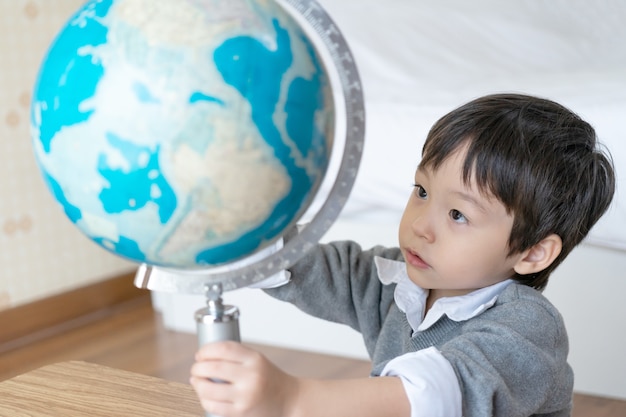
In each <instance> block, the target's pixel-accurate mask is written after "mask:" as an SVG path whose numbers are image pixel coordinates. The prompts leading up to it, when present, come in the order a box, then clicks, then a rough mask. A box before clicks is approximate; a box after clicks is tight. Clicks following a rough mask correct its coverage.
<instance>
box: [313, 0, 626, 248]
mask: <svg viewBox="0 0 626 417" xmlns="http://www.w3.org/2000/svg"><path fill="white" fill-rule="evenodd" d="M320 3H321V4H322V5H323V6H324V7H325V8H326V10H327V11H328V13H329V14H330V15H331V16H332V17H333V19H334V20H335V22H336V23H337V24H338V26H339V28H340V29H341V31H342V32H343V34H344V36H345V37H346V38H347V40H348V42H349V44H350V47H351V49H352V52H353V54H354V55H355V58H356V61H357V64H358V66H359V70H360V74H361V78H362V81H363V87H364V92H365V98H366V111H367V118H366V144H365V150H364V155H363V159H362V164H361V168H360V171H359V174H358V177H357V181H356V184H355V187H354V189H353V191H352V194H351V196H350V199H349V200H348V202H347V204H346V207H345V209H344V210H343V212H342V214H341V215H340V218H339V221H342V220H346V221H356V222H367V223H387V224H394V225H396V224H397V222H398V220H399V218H400V215H401V213H402V210H403V208H404V204H405V202H406V199H407V197H408V195H409V193H410V190H411V184H412V180H413V173H414V170H415V168H416V166H417V164H418V162H419V159H420V153H421V147H422V144H423V141H424V139H425V137H426V134H427V132H428V130H429V129H430V126H431V125H432V124H433V123H434V122H435V121H436V120H437V119H438V118H439V117H441V116H443V115H444V114H445V113H447V112H448V111H450V110H452V109H453V108H455V107H457V106H459V105H461V104H463V103H465V102H466V101H468V100H470V99H472V98H475V97H477V96H480V95H483V94H487V93H494V92H504V91H507V92H520V93H528V94H535V95H539V96H543V97H547V98H550V99H553V100H556V101H558V102H560V103H562V104H564V105H565V106H567V107H569V108H571V109H572V110H574V111H575V112H576V113H578V114H579V115H581V116H582V117H583V118H584V119H586V120H587V121H589V122H590V123H591V124H592V125H593V126H594V127H595V128H596V131H597V133H598V135H599V137H600V140H601V141H603V143H605V144H606V146H607V147H608V148H609V150H610V152H611V153H612V155H613V158H614V162H615V165H616V167H617V175H618V191H617V195H616V198H615V201H614V204H613V205H612V207H611V209H610V211H609V213H607V214H606V215H605V216H604V217H603V218H602V219H601V221H600V222H599V223H598V224H597V226H596V227H595V228H594V229H593V230H592V232H591V233H590V236H589V238H588V242H589V243H592V244H597V245H601V246H606V247H611V248H617V249H623V250H626V190H625V189H624V187H625V185H624V183H623V182H622V181H620V176H621V175H620V174H621V173H622V172H626V137H625V136H626V128H625V127H624V126H623V119H624V116H626V47H625V45H626V24H625V23H624V22H626V2H622V1H618V0H615V1H608V0H598V1H594V2H589V1H588V0H550V1H545V0H517V1H515V2H505V1H501V0H473V1H467V0H437V1H429V2H426V1H417V0H385V1H384V2H383V1H380V0H321V1H320Z"/></svg>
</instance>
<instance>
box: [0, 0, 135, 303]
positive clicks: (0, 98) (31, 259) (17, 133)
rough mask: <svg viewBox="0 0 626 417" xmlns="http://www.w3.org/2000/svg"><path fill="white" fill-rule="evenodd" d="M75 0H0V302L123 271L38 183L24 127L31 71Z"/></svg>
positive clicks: (122, 265)
mask: <svg viewBox="0 0 626 417" xmlns="http://www.w3.org/2000/svg"><path fill="white" fill-rule="evenodd" d="M82 3H83V0H0V310H1V309H4V308H8V307H14V306H17V305H20V304H24V303H27V302H30V301H35V300H37V299H40V298H43V297H46V296H50V295H54V294H57V293H59V292H63V291H66V290H70V289H73V288H76V287H79V286H82V285H86V284H89V283H93V282H96V281H99V280H102V279H105V278H108V277H111V276H115V275H118V274H121V273H124V272H128V271H129V270H132V268H134V265H132V264H130V263H129V262H126V261H124V260H122V259H120V258H117V257H116V256H114V255H111V254H109V253H108V252H106V251H105V250H103V249H101V248H100V247H99V246H97V245H96V244H95V243H93V242H91V241H90V240H89V239H88V238H86V237H84V236H83V235H82V234H81V233H80V232H79V231H78V229H77V228H75V227H74V226H73V225H72V224H71V223H70V221H69V220H68V219H67V218H66V217H65V215H64V214H63V212H62V210H61V209H60V208H59V207H58V206H57V205H56V203H55V202H54V200H53V198H52V196H51V194H50V193H49V192H48V190H47V188H46V187H45V185H44V183H43V180H42V178H41V175H40V174H39V171H38V168H37V166H36V163H35V159H34V156H33V152H32V149H31V139H30V135H29V127H28V124H29V106H30V98H31V92H32V89H33V84H34V82H35V77H36V75H37V71H38V69H39V65H40V63H41V59H42V58H43V55H44V53H45V52H46V50H47V48H48V46H49V45H50V42H51V41H52V39H53V38H54V36H55V35H56V33H57V32H58V31H59V30H60V29H61V27H62V26H63V24H64V23H65V21H66V20H67V19H68V18H69V17H70V16H71V15H72V14H73V12H74V11H76V10H77V9H78V7H80V5H81V4H82Z"/></svg>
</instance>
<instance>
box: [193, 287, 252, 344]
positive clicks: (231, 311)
mask: <svg viewBox="0 0 626 417" xmlns="http://www.w3.org/2000/svg"><path fill="white" fill-rule="evenodd" d="M206 298H207V305H206V307H204V308H201V309H200V310H198V311H196V314H195V319H196V329H197V332H198V346H199V347H202V346H204V345H206V344H207V343H213V342H218V341H222V340H233V341H235V342H239V341H240V340H241V338H240V335H239V309H238V308H237V307H235V306H231V305H224V303H223V301H222V286H221V285H220V284H213V285H207V286H206Z"/></svg>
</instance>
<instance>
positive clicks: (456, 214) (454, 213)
mask: <svg viewBox="0 0 626 417" xmlns="http://www.w3.org/2000/svg"><path fill="white" fill-rule="evenodd" d="M450 218H451V219H452V220H454V221H455V222H457V223H467V219H466V218H465V216H464V215H463V213H461V212H460V211H458V210H455V209H452V210H450Z"/></svg>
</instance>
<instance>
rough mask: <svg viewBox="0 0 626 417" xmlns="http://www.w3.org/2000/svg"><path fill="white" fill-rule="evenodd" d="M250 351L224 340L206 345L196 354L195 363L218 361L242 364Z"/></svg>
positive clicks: (236, 343) (239, 344) (240, 345)
mask: <svg viewBox="0 0 626 417" xmlns="http://www.w3.org/2000/svg"><path fill="white" fill-rule="evenodd" d="M249 351H250V349H248V348H246V347H244V346H243V345H242V344H241V343H238V342H233V341H231V340H226V341H223V342H214V343H208V344H206V345H204V346H202V347H201V348H200V349H199V350H198V352H197V353H196V360H197V361H207V360H212V359H219V360H224V361H231V362H242V361H243V360H244V358H245V356H246V354H247V353H248V352H249Z"/></svg>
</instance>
